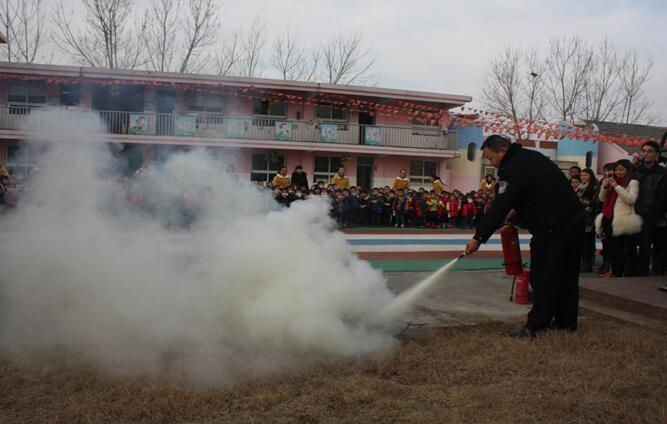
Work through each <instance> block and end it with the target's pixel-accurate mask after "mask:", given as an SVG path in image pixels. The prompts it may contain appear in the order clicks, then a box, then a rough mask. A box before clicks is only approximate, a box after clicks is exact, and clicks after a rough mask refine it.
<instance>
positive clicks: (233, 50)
mask: <svg viewBox="0 0 667 424" xmlns="http://www.w3.org/2000/svg"><path fill="white" fill-rule="evenodd" d="M240 61H241V32H240V31H239V30H236V31H234V33H232V35H231V37H229V39H228V40H224V41H223V43H222V48H220V49H219V51H218V53H217V55H216V57H215V65H216V71H217V73H218V75H222V76H226V75H231V74H232V73H233V72H234V70H235V69H236V68H237V67H238V64H239V62H240Z"/></svg>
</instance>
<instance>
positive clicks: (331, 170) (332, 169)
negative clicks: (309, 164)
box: [313, 156, 343, 184]
mask: <svg viewBox="0 0 667 424" xmlns="http://www.w3.org/2000/svg"><path fill="white" fill-rule="evenodd" d="M318 158H320V159H323V158H326V159H327V170H328V171H318V170H317V169H316V162H317V159H318ZM332 159H338V165H337V166H332V163H335V162H334V161H333V160H332ZM342 167H343V157H342V156H315V157H314V158H313V183H314V184H316V183H317V182H318V181H324V182H325V184H329V182H330V181H331V179H332V178H333V177H334V175H336V172H338V169H339V168H342ZM322 177H324V178H322Z"/></svg>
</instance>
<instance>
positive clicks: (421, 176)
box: [410, 160, 438, 187]
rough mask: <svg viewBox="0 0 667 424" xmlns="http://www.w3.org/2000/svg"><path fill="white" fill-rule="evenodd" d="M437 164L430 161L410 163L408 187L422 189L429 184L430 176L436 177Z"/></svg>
mask: <svg viewBox="0 0 667 424" xmlns="http://www.w3.org/2000/svg"><path fill="white" fill-rule="evenodd" d="M437 169H438V163H437V162H435V161H430V160H413V161H410V185H414V186H418V187H423V186H426V185H428V184H430V182H431V175H436V174H437Z"/></svg>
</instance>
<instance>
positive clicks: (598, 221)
mask: <svg viewBox="0 0 667 424" xmlns="http://www.w3.org/2000/svg"><path fill="white" fill-rule="evenodd" d="M659 158H660V146H659V145H658V143H656V142H655V141H647V142H645V143H644V144H643V145H642V146H641V150H640V152H639V155H635V156H633V160H627V159H622V160H619V161H617V162H615V163H607V164H605V165H604V167H603V170H604V175H603V176H602V178H601V180H600V181H598V180H597V179H596V176H595V173H594V172H593V171H592V170H590V169H583V170H582V169H580V168H579V167H577V166H574V167H572V168H570V171H569V172H570V181H571V183H572V187H573V188H574V190H576V192H577V195H578V197H579V199H580V201H581V203H582V205H583V207H584V210H585V213H586V237H585V240H584V246H583V250H582V252H583V254H582V264H581V271H582V272H592V271H593V268H592V264H593V259H594V255H595V241H596V237H599V238H600V239H601V240H602V252H601V255H602V259H603V260H602V265H601V266H600V268H599V269H598V270H597V272H598V273H599V274H600V275H602V276H613V277H622V276H646V275H649V274H650V273H652V274H654V275H664V273H665V270H666V269H667V168H666V167H664V166H662V165H661V164H660V161H659ZM663 165H664V164H663Z"/></svg>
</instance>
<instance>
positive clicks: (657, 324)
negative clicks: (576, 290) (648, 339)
mask: <svg viewBox="0 0 667 424" xmlns="http://www.w3.org/2000/svg"><path fill="white" fill-rule="evenodd" d="M579 307H580V308H581V309H586V310H589V311H593V312H595V313H598V314H600V315H605V316H607V317H611V318H615V319H618V320H621V321H626V322H631V323H633V324H637V325H641V326H643V327H650V328H656V329H667V322H665V321H660V320H655V319H651V318H647V317H645V316H643V315H638V314H633V313H632V312H626V311H623V310H621V309H616V308H612V307H610V306H605V305H601V304H599V303H595V302H591V301H588V300H580V301H579Z"/></svg>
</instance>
